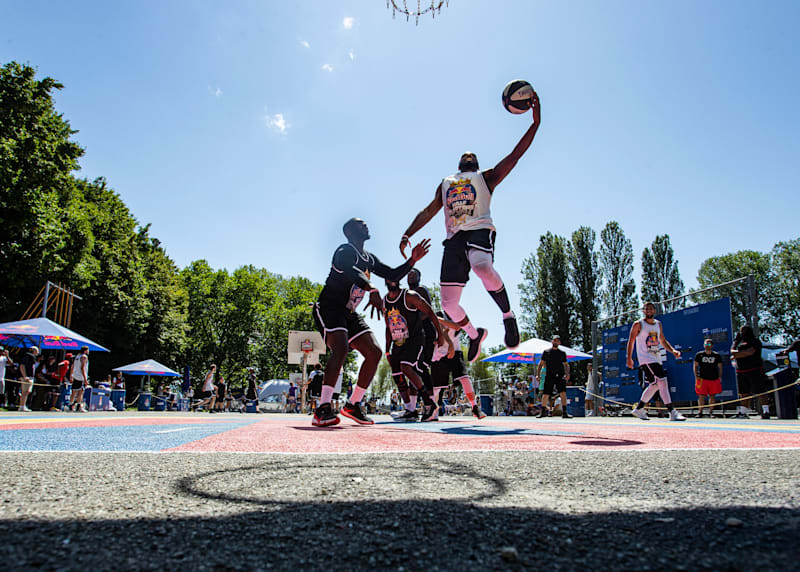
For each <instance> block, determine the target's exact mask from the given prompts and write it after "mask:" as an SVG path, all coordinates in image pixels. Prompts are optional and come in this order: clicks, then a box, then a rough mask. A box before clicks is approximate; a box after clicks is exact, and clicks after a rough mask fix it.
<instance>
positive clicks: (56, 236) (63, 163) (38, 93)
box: [0, 62, 88, 319]
mask: <svg viewBox="0 0 800 572" xmlns="http://www.w3.org/2000/svg"><path fill="white" fill-rule="evenodd" d="M62 87H63V86H62V84H60V83H58V82H57V81H55V80H54V79H52V78H49V77H45V78H43V79H40V80H38V79H36V70H34V69H33V68H32V67H30V66H27V65H21V64H18V63H16V62H11V63H8V64H6V65H4V66H3V67H2V68H0V267H2V268H3V280H2V284H1V285H0V315H2V316H5V318H6V319H18V318H19V317H20V315H21V314H22V312H23V311H24V308H25V306H26V305H27V301H28V300H31V299H33V297H34V295H35V294H36V292H38V290H39V289H40V288H41V287H42V285H43V284H44V282H45V281H46V280H47V279H48V278H50V279H53V280H58V281H63V282H66V283H70V282H71V280H70V278H71V277H72V274H73V273H74V272H75V270H76V268H77V263H78V261H79V260H80V259H81V258H82V256H83V255H84V254H85V252H86V251H87V249H88V244H87V242H88V240H87V236H86V235H87V232H88V228H87V225H86V222H87V221H86V219H85V217H81V216H80V212H79V209H77V208H76V205H75V196H74V195H75V183H74V179H73V178H72V176H71V173H72V172H73V171H75V170H77V169H78V168H79V167H78V159H79V157H80V156H81V155H83V150H82V149H81V148H80V146H79V145H78V144H77V143H75V142H74V141H72V140H71V137H72V135H74V134H75V133H76V132H75V131H73V130H72V128H71V127H70V125H69V122H68V121H66V120H65V119H64V118H63V117H62V116H61V115H60V114H59V113H58V112H56V110H55V107H54V102H53V92H54V91H56V90H59V89H61V88H62Z"/></svg>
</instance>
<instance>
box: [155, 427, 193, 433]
mask: <svg viewBox="0 0 800 572" xmlns="http://www.w3.org/2000/svg"><path fill="white" fill-rule="evenodd" d="M189 429H194V427H180V428H178V429H167V430H166V431H153V433H155V434H156V435H160V434H161V433H177V432H178V431H188V430H189Z"/></svg>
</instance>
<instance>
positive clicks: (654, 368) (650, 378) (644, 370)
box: [639, 363, 667, 383]
mask: <svg viewBox="0 0 800 572" xmlns="http://www.w3.org/2000/svg"><path fill="white" fill-rule="evenodd" d="M639 373H640V374H641V376H642V380H643V381H645V382H647V383H655V382H656V381H657V378H659V377H660V378H663V379H666V378H667V372H666V371H664V366H663V365H661V364H660V363H645V364H642V365H640V366H639Z"/></svg>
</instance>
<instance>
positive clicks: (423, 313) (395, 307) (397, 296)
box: [383, 278, 455, 421]
mask: <svg viewBox="0 0 800 572" xmlns="http://www.w3.org/2000/svg"><path fill="white" fill-rule="evenodd" d="M386 287H387V289H388V290H389V292H388V294H386V296H385V297H384V299H383V303H384V308H385V310H386V311H385V314H384V315H385V318H386V353H387V355H388V357H389V363H390V364H391V366H392V371H397V370H399V371H400V372H402V374H403V375H404V376H405V377H406V379H408V380H409V381H410V382H411V384H412V385H413V386H414V387H415V388H416V390H417V392H418V393H419V394H420V396H421V397H422V400H423V402H424V403H425V406H426V408H425V413H424V414H423V416H422V421H429V420H432V418H433V417H434V416H435V414H436V411H437V407H436V403H435V402H434V401H433V399H432V398H431V392H430V391H429V390H428V389H427V388H426V387H425V385H424V384H423V383H422V379H420V375H419V372H420V369H421V365H420V364H421V361H422V355H423V346H424V344H425V334H424V332H423V321H424V319H425V318H427V319H428V320H430V321H431V323H432V325H433V328H434V332H435V333H436V343H437V344H438V345H439V346H442V345H444V344H447V346H448V351H447V353H448V355H450V356H452V355H453V353H454V352H455V348H454V347H453V344H452V342H451V341H450V339H449V338H448V337H445V336H444V334H443V332H442V327H441V325H440V324H439V319H438V318H437V317H436V314H434V313H433V310H432V309H431V307H430V305H429V304H428V303H427V302H426V301H425V300H424V299H423V298H422V297H420V296H419V294H417V293H416V292H413V291H410V290H405V289H402V288H400V284H399V282H398V281H396V280H392V279H389V278H387V279H386Z"/></svg>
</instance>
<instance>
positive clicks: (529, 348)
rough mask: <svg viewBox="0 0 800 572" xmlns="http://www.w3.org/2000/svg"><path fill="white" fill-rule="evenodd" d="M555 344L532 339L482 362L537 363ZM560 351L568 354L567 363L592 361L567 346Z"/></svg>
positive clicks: (585, 355) (584, 354)
mask: <svg viewBox="0 0 800 572" xmlns="http://www.w3.org/2000/svg"><path fill="white" fill-rule="evenodd" d="M552 347H553V343H552V342H548V341H545V340H540V339H539V338H531V339H529V340H526V341H524V342H522V343H521V344H520V345H518V346H517V347H516V348H514V349H513V350H503V351H502V352H498V353H496V354H494V355H491V356H489V357H487V358H484V359H482V360H481V361H488V362H500V363H536V362H537V360H538V359H539V358H540V357H542V352H543V351H544V350H546V349H547V348H552ZM558 349H560V350H562V351H563V352H565V353H566V354H567V361H580V360H585V359H592V356H591V355H589V354H587V353H585V352H582V351H579V350H573V349H572V348H568V347H567V346H561V345H560V346H558Z"/></svg>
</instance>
